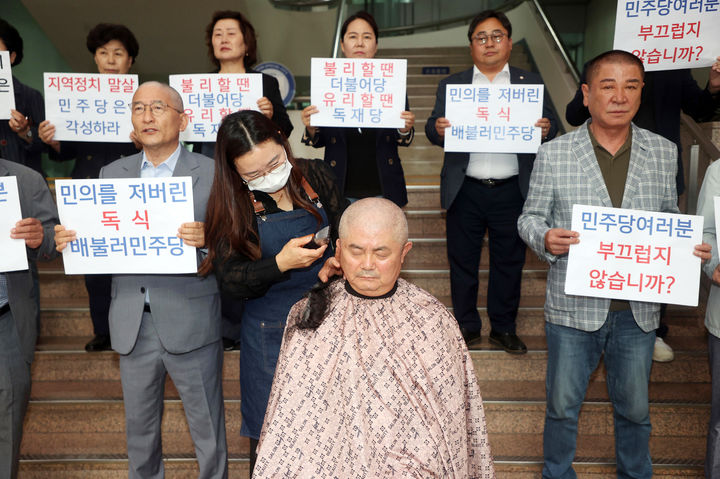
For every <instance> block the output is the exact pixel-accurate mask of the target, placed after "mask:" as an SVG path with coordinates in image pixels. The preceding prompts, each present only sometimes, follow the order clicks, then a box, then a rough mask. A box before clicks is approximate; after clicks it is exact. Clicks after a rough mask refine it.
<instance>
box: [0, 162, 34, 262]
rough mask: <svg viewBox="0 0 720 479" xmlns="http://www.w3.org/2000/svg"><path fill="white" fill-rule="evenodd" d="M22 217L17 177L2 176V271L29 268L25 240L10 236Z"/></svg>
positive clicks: (0, 212)
mask: <svg viewBox="0 0 720 479" xmlns="http://www.w3.org/2000/svg"><path fill="white" fill-rule="evenodd" d="M21 219H22V212H21V210H20V196H19V195H18V184H17V177H15V176H0V251H2V254H1V255H0V273H4V272H6V271H20V270H23V269H28V261H27V251H26V250H25V240H21V239H12V238H11V237H10V230H12V229H13V228H14V227H15V223H17V222H18V221H20V220H21Z"/></svg>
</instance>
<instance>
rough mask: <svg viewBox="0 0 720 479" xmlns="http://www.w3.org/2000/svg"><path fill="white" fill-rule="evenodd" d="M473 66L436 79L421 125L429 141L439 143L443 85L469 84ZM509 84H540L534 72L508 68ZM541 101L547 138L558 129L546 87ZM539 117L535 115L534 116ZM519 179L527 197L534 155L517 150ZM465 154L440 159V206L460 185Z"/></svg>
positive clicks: (447, 203) (467, 157) (447, 202)
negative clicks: (430, 107) (430, 108)
mask: <svg viewBox="0 0 720 479" xmlns="http://www.w3.org/2000/svg"><path fill="white" fill-rule="evenodd" d="M472 78H473V69H472V68H470V69H469V70H465V71H462V72H459V73H454V74H452V75H450V76H449V77H447V78H445V79H443V80H442V81H440V84H439V85H438V89H437V96H436V100H435V107H434V108H433V111H432V113H431V114H430V118H428V121H427V123H426V124H425V134H426V135H427V137H428V140H430V142H431V143H433V144H434V145H438V146H443V144H444V141H445V140H444V138H441V137H440V135H438V133H437V131H436V130H435V122H436V121H437V119H438V118H442V117H444V116H445V85H448V84H450V85H454V84H470V83H472ZM510 83H513V84H536V85H537V84H542V83H543V81H542V78H541V77H540V75H538V74H537V73H532V72H527V71H525V70H520V69H519V68H515V67H510ZM543 98H544V102H543V118H547V119H549V120H550V132H549V133H548V135H547V136H546V137H545V139H546V140H551V139H553V138H554V137H555V135H556V134H557V132H558V126H557V119H556V118H555V115H554V114H553V112H552V110H551V109H550V107H549V106H548V105H549V97H548V93H547V89H545V94H544V97H543ZM538 119H539V118H538ZM517 156H518V168H519V178H518V179H519V182H520V191H521V192H522V195H523V197H526V196H527V192H528V186H529V184H530V173H531V172H532V167H533V162H534V161H535V154H533V153H519V154H518V155H517ZM469 160H470V154H469V153H457V152H446V153H445V161H444V162H443V167H442V172H441V173H440V199H441V203H442V207H443V208H445V209H449V208H450V206H451V205H452V202H453V200H454V199H455V197H456V196H457V194H458V192H459V191H460V187H461V186H462V184H463V181H464V180H465V171H466V170H467V165H468V161H469Z"/></svg>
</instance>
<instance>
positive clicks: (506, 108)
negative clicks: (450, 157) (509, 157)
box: [444, 84, 544, 153]
mask: <svg viewBox="0 0 720 479" xmlns="http://www.w3.org/2000/svg"><path fill="white" fill-rule="evenodd" d="M543 96H544V87H543V85H472V84H466V85H458V84H450V85H446V92H445V116H446V117H447V119H448V120H449V121H450V127H449V128H446V129H445V143H444V145H445V151H454V152H467V153H473V152H485V153H536V152H537V149H538V148H539V147H540V141H541V136H542V134H541V131H542V130H541V128H539V127H536V126H535V123H536V122H537V120H538V119H540V118H542V116H543V115H542V107H543Z"/></svg>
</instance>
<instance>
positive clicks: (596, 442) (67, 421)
mask: <svg viewBox="0 0 720 479" xmlns="http://www.w3.org/2000/svg"><path fill="white" fill-rule="evenodd" d="M485 414H486V419H487V425H488V431H489V437H490V444H491V447H492V450H493V454H494V456H495V457H497V458H498V459H502V458H515V457H534V458H539V457H541V452H542V428H543V419H544V415H545V404H544V402H542V401H515V402H510V401H489V400H486V401H485ZM650 414H651V421H652V424H653V430H652V435H651V452H652V456H653V459H654V461H655V462H663V463H670V464H673V463H676V462H677V461H678V460H683V461H687V460H695V461H698V460H702V458H703V457H704V449H703V448H702V447H701V446H702V445H703V444H704V441H705V434H706V427H707V422H708V419H709V414H710V407H709V405H705V404H704V405H693V404H651V405H650ZM225 415H226V428H227V439H228V451H229V453H230V454H232V455H235V456H245V455H247V453H248V446H249V442H248V440H247V439H246V438H243V437H241V436H240V434H239V431H240V422H241V418H240V403H239V401H235V400H226V401H225ZM124 429H125V427H124V409H123V405H122V402H121V401H86V402H67V401H33V402H31V403H30V405H29V408H28V413H27V417H26V421H25V434H24V438H23V444H22V450H21V454H22V455H23V456H24V457H27V456H40V455H42V456H43V457H49V458H53V457H55V458H59V457H67V456H70V457H78V456H82V457H86V456H93V455H117V454H126V445H125V432H124ZM162 430H163V450H164V452H165V453H166V454H169V455H181V456H182V455H186V456H191V455H192V453H193V446H192V441H191V438H190V434H189V432H188V430H187V424H186V421H185V415H184V412H183V409H182V404H181V403H180V402H179V401H175V400H166V401H165V413H164V416H163V424H162ZM497 431H502V433H499V432H497ZM612 433H613V419H612V407H611V405H610V404H609V403H585V404H584V405H583V408H582V412H581V415H580V421H579V437H578V450H577V456H578V457H587V458H590V457H592V458H593V459H594V462H597V461H600V462H609V461H611V460H612V458H613V455H614V449H613V436H612ZM520 439H521V440H520Z"/></svg>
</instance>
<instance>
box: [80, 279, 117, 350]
mask: <svg viewBox="0 0 720 479" xmlns="http://www.w3.org/2000/svg"><path fill="white" fill-rule="evenodd" d="M111 285H112V275H111V274H86V275H85V288H87V292H88V296H89V297H90V318H91V319H92V323H93V331H94V333H95V334H96V335H104V336H109V335H110V324H109V323H108V314H109V313H110V288H111Z"/></svg>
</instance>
